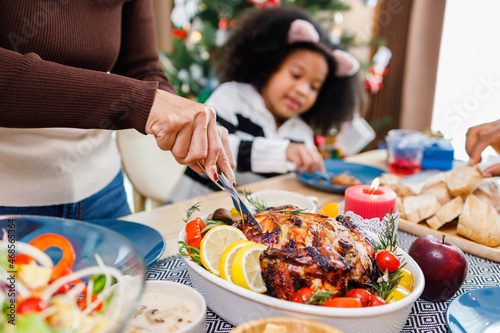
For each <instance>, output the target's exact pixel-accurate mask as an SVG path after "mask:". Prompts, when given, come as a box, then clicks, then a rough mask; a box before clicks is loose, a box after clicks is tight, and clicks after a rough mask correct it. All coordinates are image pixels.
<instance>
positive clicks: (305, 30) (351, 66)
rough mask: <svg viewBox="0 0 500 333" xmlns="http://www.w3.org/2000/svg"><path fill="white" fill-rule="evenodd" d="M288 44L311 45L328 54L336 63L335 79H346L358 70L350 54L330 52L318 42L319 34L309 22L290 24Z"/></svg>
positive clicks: (357, 64)
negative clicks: (304, 43)
mask: <svg viewBox="0 0 500 333" xmlns="http://www.w3.org/2000/svg"><path fill="white" fill-rule="evenodd" d="M287 41H288V44H294V43H303V42H306V43H313V44H315V45H316V46H318V47H320V48H321V49H322V50H324V51H325V52H326V53H328V54H330V55H331V56H332V57H333V59H334V60H335V61H336V62H337V70H336V71H335V76H336V77H348V76H352V75H354V74H356V72H357V71H358V70H359V61H358V60H357V59H356V58H355V57H353V56H352V55H351V54H349V53H347V52H345V51H342V50H339V49H337V50H333V51H332V50H330V49H328V48H327V47H326V46H324V45H323V44H321V43H320V42H319V33H318V31H316V29H315V28H314V26H313V25H312V23H311V22H308V21H305V20H301V19H297V20H295V21H293V22H292V23H291V24H290V28H289V29H288V40H287Z"/></svg>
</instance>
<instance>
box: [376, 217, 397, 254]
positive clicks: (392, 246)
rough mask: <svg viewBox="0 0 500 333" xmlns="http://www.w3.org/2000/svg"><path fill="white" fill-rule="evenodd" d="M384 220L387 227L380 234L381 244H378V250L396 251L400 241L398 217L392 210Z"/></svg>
mask: <svg viewBox="0 0 500 333" xmlns="http://www.w3.org/2000/svg"><path fill="white" fill-rule="evenodd" d="M383 222H384V224H385V228H384V230H383V231H382V233H381V234H380V236H379V240H380V244H377V250H387V251H391V252H393V253H395V251H396V248H397V247H398V241H397V237H396V219H395V218H394V215H393V214H392V211H391V214H387V215H386V216H385V217H384V219H383Z"/></svg>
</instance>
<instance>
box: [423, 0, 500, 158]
mask: <svg viewBox="0 0 500 333" xmlns="http://www.w3.org/2000/svg"><path fill="white" fill-rule="evenodd" d="M499 13H500V1H498V0H477V1H470V0H449V1H447V2H446V13H445V19H444V27H443V37H442V42H441V51H440V59H439V68H438V78H437V86H436V96H435V100H434V113H433V119H432V128H433V129H434V130H441V131H442V132H443V133H444V134H445V136H446V137H448V138H452V143H453V146H454V148H455V158H457V159H463V160H468V156H467V154H466V152H465V133H466V132H467V129H468V128H469V127H471V126H474V125H477V124H481V123H484V122H489V121H492V120H496V119H499V118H500V20H499V19H498V15H499ZM489 156H491V157H493V156H495V157H496V153H495V151H494V150H493V149H491V148H488V150H487V151H485V152H484V153H483V160H491V158H490V157H489Z"/></svg>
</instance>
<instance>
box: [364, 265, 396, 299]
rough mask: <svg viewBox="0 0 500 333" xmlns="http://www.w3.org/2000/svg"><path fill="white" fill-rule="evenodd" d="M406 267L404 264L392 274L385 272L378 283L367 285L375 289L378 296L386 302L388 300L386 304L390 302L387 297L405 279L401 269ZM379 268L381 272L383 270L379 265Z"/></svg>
mask: <svg viewBox="0 0 500 333" xmlns="http://www.w3.org/2000/svg"><path fill="white" fill-rule="evenodd" d="M404 265H405V264H402V265H401V266H400V267H399V268H398V269H397V270H395V271H394V272H392V273H388V272H387V271H385V272H383V274H382V275H381V276H379V278H378V279H377V281H376V282H372V283H367V285H368V286H370V287H372V288H373V290H374V293H375V294H376V295H378V296H380V297H382V298H383V299H384V300H386V302H387V301H389V300H388V299H387V297H388V296H389V295H390V293H391V292H392V291H393V290H394V289H395V288H396V287H397V286H398V284H399V281H400V280H401V278H402V277H403V271H402V270H401V268H402V267H403V266H404ZM377 268H378V270H379V272H381V269H380V267H378V265H377Z"/></svg>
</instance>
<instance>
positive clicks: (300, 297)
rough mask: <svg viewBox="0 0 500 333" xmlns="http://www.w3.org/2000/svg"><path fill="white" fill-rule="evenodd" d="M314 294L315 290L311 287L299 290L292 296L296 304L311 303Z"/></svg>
mask: <svg viewBox="0 0 500 333" xmlns="http://www.w3.org/2000/svg"><path fill="white" fill-rule="evenodd" d="M313 294H314V290H312V289H311V288H309V287H304V288H300V289H299V290H297V291H296V292H295V293H294V294H293V296H292V302H295V303H309V300H310V299H311V297H312V295H313Z"/></svg>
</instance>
